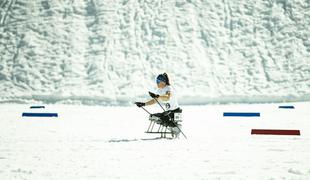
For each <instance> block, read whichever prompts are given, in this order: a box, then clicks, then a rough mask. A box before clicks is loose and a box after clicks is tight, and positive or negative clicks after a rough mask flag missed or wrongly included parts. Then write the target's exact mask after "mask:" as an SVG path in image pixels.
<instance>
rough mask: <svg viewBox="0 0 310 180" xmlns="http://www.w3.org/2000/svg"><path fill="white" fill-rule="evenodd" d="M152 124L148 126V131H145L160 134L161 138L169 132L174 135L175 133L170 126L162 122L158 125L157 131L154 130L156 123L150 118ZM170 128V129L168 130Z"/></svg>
mask: <svg viewBox="0 0 310 180" xmlns="http://www.w3.org/2000/svg"><path fill="white" fill-rule="evenodd" d="M150 121H151V122H150V125H149V127H148V128H147V131H146V132H145V133H150V134H160V137H161V138H166V137H167V136H166V135H167V134H171V135H173V133H172V132H171V130H169V129H168V126H165V125H162V124H159V127H158V130H157V131H153V129H154V126H155V124H156V122H155V121H152V120H150ZM167 130H169V131H167Z"/></svg>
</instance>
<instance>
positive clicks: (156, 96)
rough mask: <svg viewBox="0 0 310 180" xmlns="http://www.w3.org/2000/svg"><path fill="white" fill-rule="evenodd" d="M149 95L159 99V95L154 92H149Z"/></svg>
mask: <svg viewBox="0 0 310 180" xmlns="http://www.w3.org/2000/svg"><path fill="white" fill-rule="evenodd" d="M149 95H150V96H151V97H152V98H159V95H158V94H154V93H152V92H149Z"/></svg>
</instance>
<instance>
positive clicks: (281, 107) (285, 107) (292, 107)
mask: <svg viewBox="0 0 310 180" xmlns="http://www.w3.org/2000/svg"><path fill="white" fill-rule="evenodd" d="M279 108H280V109H295V107H294V106H279Z"/></svg>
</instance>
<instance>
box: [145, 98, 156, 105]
mask: <svg viewBox="0 0 310 180" xmlns="http://www.w3.org/2000/svg"><path fill="white" fill-rule="evenodd" d="M155 103H156V101H155V100H154V99H151V100H149V101H147V102H146V103H145V105H147V106H149V105H152V104H155Z"/></svg>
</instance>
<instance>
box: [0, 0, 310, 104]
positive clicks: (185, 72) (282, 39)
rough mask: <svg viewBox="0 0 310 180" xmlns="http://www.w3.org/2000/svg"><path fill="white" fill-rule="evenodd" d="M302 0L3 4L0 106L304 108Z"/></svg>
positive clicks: (309, 71) (307, 84) (307, 7)
mask: <svg viewBox="0 0 310 180" xmlns="http://www.w3.org/2000/svg"><path fill="white" fill-rule="evenodd" d="M309 32H310V1H309V0H270V1H255V0H241V1H229V0H222V1H218V0H208V1H207V0H205V1H202V0H166V1H165V0H157V1H151V0H117V1H112V0H111V1H110V0H105V1H104V0H76V1H71V0H31V1H30V0H0V52H1V55H0V102H15V103H23V102H44V103H83V104H103V105H106V104H108V105H115V104H117V105H120V104H122V105H126V104H129V103H131V101H132V100H133V99H137V98H143V97H145V94H146V91H147V90H149V89H150V88H151V87H152V86H153V85H154V77H155V76H156V75H157V74H158V73H162V72H167V73H168V74H169V75H170V76H171V79H172V82H173V84H174V85H175V87H176V89H178V90H179V95H180V97H182V98H181V100H180V101H181V103H182V104H203V103H208V102H224V103H225V102H279V101H283V100H290V101H305V100H310V63H309V59H310V33H309Z"/></svg>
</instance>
